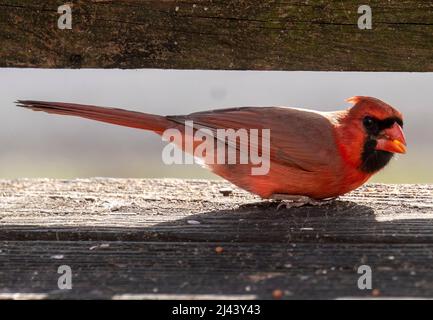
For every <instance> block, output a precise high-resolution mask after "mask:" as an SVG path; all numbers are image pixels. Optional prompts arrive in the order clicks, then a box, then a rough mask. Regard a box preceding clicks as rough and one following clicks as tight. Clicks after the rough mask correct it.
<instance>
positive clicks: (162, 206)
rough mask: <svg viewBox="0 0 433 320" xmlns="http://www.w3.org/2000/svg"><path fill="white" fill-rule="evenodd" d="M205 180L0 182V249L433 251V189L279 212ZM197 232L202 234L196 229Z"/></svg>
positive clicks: (367, 194) (377, 192)
mask: <svg viewBox="0 0 433 320" xmlns="http://www.w3.org/2000/svg"><path fill="white" fill-rule="evenodd" d="M230 186H231V185H230V184H228V183H226V182H222V181H221V182H217V181H212V182H211V181H204V180H177V179H166V180H151V179H149V180H133V179H130V180H125V179H84V180H63V181H59V180H47V179H42V180H16V181H8V180H3V181H0V199H1V201H0V227H1V229H0V240H11V239H14V240H103V241H117V240H119V241H120V240H122V241H198V242H201V241H213V242H219V241H222V242H261V243H264V242H270V243H273V242H285V243H288V242H292V241H294V242H299V241H301V242H313V243H317V242H342V243H348V242H355V243H356V242H369V243H372V242H377V243H421V242H425V243H433V210H432V209H433V196H432V195H433V186H431V185H380V184H376V185H367V186H366V187H363V188H361V189H359V190H357V191H355V192H352V193H351V194H349V195H347V196H344V197H341V199H340V200H339V201H337V202H335V203H334V204H332V205H326V206H322V207H317V208H314V207H308V206H307V207H302V208H294V209H291V210H279V211H277V210H276V206H277V204H276V203H274V202H269V201H264V202H261V200H260V199H259V198H257V197H254V196H252V195H250V194H248V193H246V192H243V191H242V190H239V189H236V188H234V187H233V186H231V187H233V188H234V189H233V190H234V192H233V193H232V195H231V196H229V197H224V196H223V195H222V194H221V193H220V192H219V190H220V189H221V188H223V187H230ZM197 222H198V223H199V224H198V223H197Z"/></svg>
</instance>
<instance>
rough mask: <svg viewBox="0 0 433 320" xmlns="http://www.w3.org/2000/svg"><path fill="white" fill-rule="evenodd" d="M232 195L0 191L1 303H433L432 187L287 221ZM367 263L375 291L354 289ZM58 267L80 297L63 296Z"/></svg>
mask: <svg viewBox="0 0 433 320" xmlns="http://www.w3.org/2000/svg"><path fill="white" fill-rule="evenodd" d="M227 186H229V184H228V183H225V182H209V181H198V180H188V181H185V180H121V179H91V180H14V181H5V180H3V181H0V298H22V297H27V298H28V297H30V298H119V299H122V298H154V299H164V298H179V299H182V298H186V299H190V298H235V299H252V298H265V299H272V298H273V293H274V294H275V292H276V291H275V290H282V291H283V292H284V298H288V299H290V298H347V297H371V296H379V297H432V296H433V210H432V209H433V186H432V185H398V186H397V185H378V184H376V185H368V186H366V187H364V188H362V189H360V190H358V191H356V192H353V193H351V194H350V195H348V196H345V197H342V198H341V199H340V200H339V201H337V202H335V203H333V204H330V205H326V206H323V207H314V208H313V207H303V208H294V209H290V210H280V211H276V204H275V203H270V202H261V201H260V199H258V198H254V197H253V196H250V195H248V194H247V193H245V192H243V191H240V190H238V189H235V188H234V190H233V193H232V194H231V195H230V196H223V195H222V194H221V193H220V189H221V188H222V187H227ZM221 251H222V252H221ZM362 264H366V265H369V266H371V268H372V271H373V288H374V289H375V290H364V291H361V290H359V289H358V286H357V282H358V278H359V276H360V275H359V274H358V273H357V268H358V266H360V265H362ZM60 265H68V266H70V267H71V269H72V274H73V277H72V284H73V288H72V290H60V289H58V286H57V280H58V277H59V276H60V275H59V274H58V273H57V269H58V267H59V266H60Z"/></svg>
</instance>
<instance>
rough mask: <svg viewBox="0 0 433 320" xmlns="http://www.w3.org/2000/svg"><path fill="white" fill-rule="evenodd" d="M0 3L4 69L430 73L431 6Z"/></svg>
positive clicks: (254, 0) (136, 0) (402, 0)
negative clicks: (367, 25) (64, 16)
mask: <svg viewBox="0 0 433 320" xmlns="http://www.w3.org/2000/svg"><path fill="white" fill-rule="evenodd" d="M64 3H65V1H60V0H36V1H31V2H29V1H27V0H0V42H1V43H2V45H1V46H0V67H38V68H175V69H228V70H334V71H342V70H346V71H432V70H433V62H432V61H433V60H432V52H433V41H432V40H433V36H432V35H433V15H432V10H433V3H432V2H431V1H421V0H418V1H413V0H390V1H380V0H374V1H368V4H369V5H370V6H371V8H372V12H373V29H372V30H360V29H359V28H358V26H357V21H358V18H359V16H360V15H359V14H358V13H357V10H358V7H359V6H360V3H359V1H355V0H344V1H323V0H310V1H305V0H304V1H300V0H289V1H274V0H269V1H263V0H248V1H243V0H242V1H228V0H222V1H211V0H197V1H191V0H164V1H162V0H159V1H158V0H153V1H146V0H106V1H96V0H94V1H90V0H77V1H70V3H72V5H73V8H72V13H73V24H72V30H59V29H58V28H57V19H58V18H59V16H60V15H59V14H58V13H57V7H58V6H60V5H63V4H64Z"/></svg>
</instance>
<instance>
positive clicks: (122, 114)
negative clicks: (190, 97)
mask: <svg viewBox="0 0 433 320" xmlns="http://www.w3.org/2000/svg"><path fill="white" fill-rule="evenodd" d="M348 101H349V102H351V103H353V104H354V106H353V107H352V108H349V109H347V110H343V111H335V112H318V111H312V110H305V109H296V108H286V107H242V108H232V109H223V110H214V111H206V112H198V113H193V114H190V115H187V116H172V117H170V116H169V117H164V116H158V115H152V114H145V113H140V112H134V111H126V110H121V109H114V108H102V107H96V106H88V105H78V104H70V103H58V102H40V101H18V105H19V106H22V107H27V108H31V109H33V110H36V111H45V112H48V113H54V114H60V115H72V116H79V117H84V118H88V119H92V120H97V121H102V122H108V123H112V124H117V125H121V126H127V127H133V128H139V129H145V130H151V131H154V132H156V133H157V134H160V135H161V134H162V133H163V132H164V130H166V129H169V128H176V129H179V130H180V131H181V132H184V130H185V127H184V121H186V120H191V121H193V123H194V125H195V126H197V127H195V128H194V129H198V128H207V129H209V130H216V129H235V130H237V129H242V128H243V129H247V130H249V129H270V133H271V135H270V154H269V158H270V170H269V172H268V174H266V175H252V174H251V166H252V164H230V165H229V164H208V167H209V168H210V169H211V170H212V171H213V172H214V173H216V174H217V175H219V176H221V177H223V178H225V179H227V180H229V181H230V182H232V183H234V184H235V185H237V186H239V187H241V188H243V189H245V190H248V191H250V192H252V193H255V194H258V195H260V196H261V197H263V198H270V197H271V196H272V195H273V194H288V195H303V196H308V197H311V198H315V199H324V198H331V197H336V196H339V195H342V194H344V193H347V192H349V191H351V190H353V189H355V188H357V187H359V186H360V185H362V184H363V183H364V182H366V181H367V180H368V179H369V178H370V177H371V176H372V175H373V174H374V173H375V172H377V171H378V170H380V169H381V168H382V167H383V166H384V165H386V163H387V162H388V160H389V159H390V157H391V156H392V153H395V152H399V153H404V152H405V144H406V142H405V139H404V135H403V133H402V129H401V126H402V121H403V120H402V115H401V113H400V112H398V111H397V110H396V109H394V108H393V107H391V106H390V105H388V104H386V103H384V102H382V101H380V100H378V99H375V98H370V97H353V98H351V99H348ZM368 119H373V120H371V121H372V123H373V124H370V120H368ZM376 129H377V130H376ZM259 141H260V139H259ZM196 146H197V143H196V144H195V147H196ZM180 147H184V146H180ZM256 147H257V148H259V149H260V148H261V145H260V143H259V144H258V145H257V146H256ZM388 158H389V159H388Z"/></svg>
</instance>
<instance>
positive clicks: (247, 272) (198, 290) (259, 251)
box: [0, 241, 433, 299]
mask: <svg viewBox="0 0 433 320" xmlns="http://www.w3.org/2000/svg"><path fill="white" fill-rule="evenodd" d="M101 244H105V246H101ZM98 245H99V247H97V246H98ZM215 245H222V246H223V247H224V252H223V253H222V254H217V253H216V252H215V250H214V248H215ZM0 249H1V250H2V251H1V254H0V263H1V266H2V268H1V269H0V298H1V297H3V298H11V297H13V295H17V293H19V294H20V295H24V297H25V295H29V294H31V295H33V296H34V297H36V298H37V297H40V298H80V299H95V298H104V299H111V298H114V299H126V298H134V299H136V298H151V299H158V298H161V299H164V298H187V299H188V298H206V297H208V298H237V299H256V298H262V299H272V292H273V291H274V290H277V289H279V290H282V291H284V292H285V296H284V297H285V298H288V299H292V298H321V299H337V298H340V299H341V298H347V297H371V296H372V290H359V289H358V286H357V282H358V278H359V276H360V275H359V274H358V273H357V268H358V266H360V265H364V264H368V265H370V266H371V267H372V272H373V288H375V289H377V290H379V294H380V296H381V297H431V296H432V290H433V273H432V272H431V271H432V267H431V265H432V263H431V262H432V254H433V245H431V244H427V245H420V244H416V245H414V244H409V245H405V244H391V245H387V244H313V243H291V244H289V245H288V244H283V243H265V244H233V243H218V244H214V243H202V242H197V243H179V242H178V243H163V242H156V243H155V242H104V243H97V242H81V241H80V242H67V241H59V242H32V241H31V242H28V241H18V242H9V241H5V242H0ZM61 265H68V266H70V267H71V270H72V290H59V289H58V287H57V281H58V277H59V276H60V275H59V274H58V273H57V270H58V267H59V266H61ZM376 292H377V291H376ZM18 297H19V296H18ZM30 297H31V296H30Z"/></svg>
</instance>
